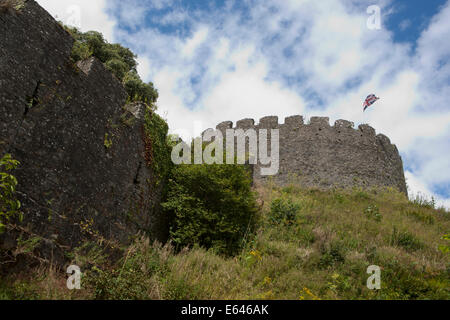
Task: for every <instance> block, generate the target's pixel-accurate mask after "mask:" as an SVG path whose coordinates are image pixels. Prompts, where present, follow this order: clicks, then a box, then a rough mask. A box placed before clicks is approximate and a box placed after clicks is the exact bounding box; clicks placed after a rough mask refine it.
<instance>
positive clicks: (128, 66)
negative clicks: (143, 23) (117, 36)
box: [64, 26, 158, 107]
mask: <svg viewBox="0 0 450 320" xmlns="http://www.w3.org/2000/svg"><path fill="white" fill-rule="evenodd" d="M64 28H65V29H66V30H67V31H68V32H69V33H70V34H71V35H72V37H73V38H74V39H75V42H74V45H73V48H72V55H71V57H72V60H74V61H80V60H85V59H87V58H89V57H91V56H94V57H96V58H97V59H99V60H100V61H101V62H103V64H104V65H105V67H106V69H108V70H109V71H111V72H112V73H113V74H114V75H115V76H116V77H117V79H119V80H120V81H122V83H123V86H124V87H125V90H126V91H127V93H128V99H129V101H131V102H133V101H141V102H144V103H146V104H148V105H149V106H151V107H154V104H155V102H156V100H158V91H157V90H156V89H155V88H154V86H153V83H152V82H149V83H145V82H143V81H142V80H141V78H140V77H139V75H138V73H137V70H136V67H137V65H138V63H137V61H136V58H137V56H136V55H135V54H134V53H133V52H132V51H131V50H130V49H128V48H125V47H123V46H121V45H120V44H117V43H115V44H110V43H108V42H107V41H106V40H105V38H104V37H103V35H102V34H101V33H99V32H96V31H88V32H84V33H83V32H80V31H79V30H77V29H76V28H73V27H69V26H64Z"/></svg>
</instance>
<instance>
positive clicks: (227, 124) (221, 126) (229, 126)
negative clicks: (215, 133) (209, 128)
mask: <svg viewBox="0 0 450 320" xmlns="http://www.w3.org/2000/svg"><path fill="white" fill-rule="evenodd" d="M232 128H233V121H224V122H221V123H219V124H218V125H217V126H216V129H218V130H220V131H224V130H227V129H232Z"/></svg>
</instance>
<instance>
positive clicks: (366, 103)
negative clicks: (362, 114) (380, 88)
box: [363, 94, 380, 111]
mask: <svg viewBox="0 0 450 320" xmlns="http://www.w3.org/2000/svg"><path fill="white" fill-rule="evenodd" d="M379 99H380V98H378V97H377V96H376V95H374V94H369V95H368V96H367V98H366V100H365V101H364V105H363V107H364V111H366V109H367V108H368V107H370V106H371V105H373V104H374V103H375V101H377V100H379Z"/></svg>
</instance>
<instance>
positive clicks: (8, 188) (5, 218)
mask: <svg viewBox="0 0 450 320" xmlns="http://www.w3.org/2000/svg"><path fill="white" fill-rule="evenodd" d="M18 165H19V162H18V161H17V160H14V159H12V157H11V155H10V154H6V155H4V156H3V157H2V158H1V159H0V233H2V232H4V229H5V227H6V223H8V222H9V221H10V220H11V219H13V218H15V217H18V218H19V220H20V221H21V220H22V218H23V215H22V212H21V211H20V206H21V205H20V202H19V200H17V199H16V198H15V192H16V186H17V179H16V178H15V177H14V176H13V175H11V174H10V173H9V172H10V171H11V170H14V169H16V168H17V166H18Z"/></svg>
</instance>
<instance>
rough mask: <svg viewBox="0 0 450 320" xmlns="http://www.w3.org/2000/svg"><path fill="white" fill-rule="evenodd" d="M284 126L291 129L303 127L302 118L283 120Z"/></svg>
mask: <svg viewBox="0 0 450 320" xmlns="http://www.w3.org/2000/svg"><path fill="white" fill-rule="evenodd" d="M284 124H285V125H287V126H289V127H292V128H300V127H301V126H302V125H304V119H303V116H291V117H287V118H285V119H284Z"/></svg>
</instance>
